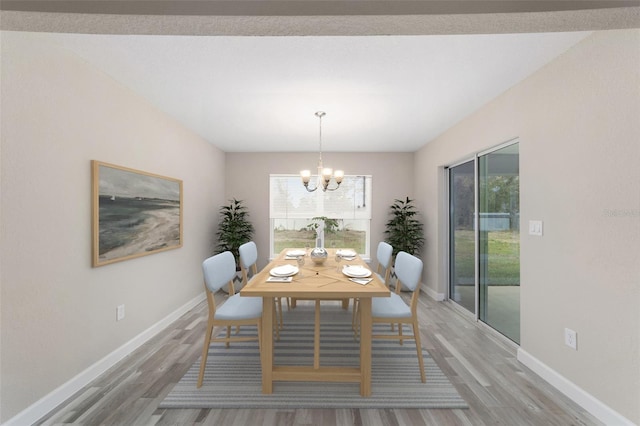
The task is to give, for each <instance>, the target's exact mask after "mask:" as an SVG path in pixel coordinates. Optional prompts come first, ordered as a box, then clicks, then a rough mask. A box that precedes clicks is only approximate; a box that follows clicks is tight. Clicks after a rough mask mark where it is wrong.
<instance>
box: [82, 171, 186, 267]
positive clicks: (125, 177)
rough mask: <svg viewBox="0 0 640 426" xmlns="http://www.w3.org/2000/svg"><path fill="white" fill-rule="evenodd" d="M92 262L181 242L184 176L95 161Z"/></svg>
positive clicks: (155, 250) (167, 247) (103, 262)
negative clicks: (176, 177) (148, 171)
mask: <svg viewBox="0 0 640 426" xmlns="http://www.w3.org/2000/svg"><path fill="white" fill-rule="evenodd" d="M92 184H93V266H102V265H107V264H109V263H113V262H119V261H122V260H127V259H132V258H135V257H140V256H145V255H148V254H153V253H158V252H161V251H165V250H171V249H175V248H179V247H182V181H181V180H178V179H173V178H168V177H164V176H159V175H155V174H152V173H147V172H142V171H139V170H133V169H129V168H126V167H121V166H116V165H113V164H107V163H103V162H100V161H95V160H94V161H92Z"/></svg>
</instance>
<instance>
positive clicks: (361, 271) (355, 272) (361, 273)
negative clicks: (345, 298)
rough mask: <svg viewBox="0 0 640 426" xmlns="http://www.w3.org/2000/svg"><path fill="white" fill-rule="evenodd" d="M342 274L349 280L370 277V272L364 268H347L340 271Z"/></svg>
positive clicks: (356, 266)
mask: <svg viewBox="0 0 640 426" xmlns="http://www.w3.org/2000/svg"><path fill="white" fill-rule="evenodd" d="M342 273H343V274H345V275H346V276H348V277H351V278H364V277H368V276H370V275H371V271H370V270H369V269H367V268H365V267H364V266H358V265H354V266H347V267H345V268H343V269H342Z"/></svg>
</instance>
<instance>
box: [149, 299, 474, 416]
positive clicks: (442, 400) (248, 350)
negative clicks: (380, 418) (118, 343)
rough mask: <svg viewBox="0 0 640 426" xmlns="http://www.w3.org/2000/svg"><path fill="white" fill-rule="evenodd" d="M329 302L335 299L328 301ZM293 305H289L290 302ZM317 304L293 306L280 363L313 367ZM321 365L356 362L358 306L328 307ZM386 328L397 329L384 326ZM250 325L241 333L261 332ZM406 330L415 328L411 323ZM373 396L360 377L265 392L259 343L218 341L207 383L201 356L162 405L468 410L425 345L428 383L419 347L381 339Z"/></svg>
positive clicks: (279, 348) (282, 385)
mask: <svg viewBox="0 0 640 426" xmlns="http://www.w3.org/2000/svg"><path fill="white" fill-rule="evenodd" d="M327 305H329V303H328V302H327ZM285 309H286V308H285ZM313 309H314V308H313V306H298V307H297V308H295V309H293V310H291V311H286V312H285V318H284V329H283V330H282V331H281V333H280V340H279V341H276V342H275V343H274V344H275V346H274V347H275V349H274V357H275V363H276V365H277V364H281V365H285V364H286V365H313ZM321 317H322V321H321V324H322V326H321V345H320V347H321V351H320V364H321V365H341V366H355V367H357V366H358V365H359V362H360V358H359V346H358V345H359V343H358V342H356V341H355V340H354V337H353V331H352V329H351V312H350V311H346V310H343V309H341V308H340V307H339V306H337V305H336V306H331V305H329V306H326V305H325V304H324V303H323V305H322V307H321ZM375 327H377V328H380V330H378V331H383V330H382V329H384V328H386V330H384V332H388V331H389V326H388V325H386V324H376V325H375ZM255 333H256V330H255V327H243V328H242V329H241V330H240V334H241V335H251V334H253V335H255ZM406 333H408V334H410V330H408V329H407V331H406ZM203 339H204V336H203ZM372 353H373V357H372V370H371V375H372V380H371V389H372V392H371V396H370V397H361V396H360V384H359V383H323V382H313V383H309V382H274V384H273V394H271V395H263V394H262V393H261V391H262V384H261V368H260V356H259V352H258V344H257V342H239V343H232V344H231V346H230V347H229V348H225V347H224V343H213V344H212V345H211V346H210V348H209V356H208V360H207V367H206V370H205V377H204V383H203V385H202V387H201V388H200V389H197V388H196V382H197V380H198V373H199V369H200V360H198V361H197V362H196V363H195V364H193V365H192V366H191V368H190V369H189V371H188V372H187V373H186V374H185V376H184V377H183V378H182V379H181V380H180V381H179V382H178V383H177V384H176V385H175V386H174V388H173V389H172V390H171V392H170V393H169V394H168V395H167V397H166V398H165V399H164V400H163V401H162V403H161V404H160V406H159V407H160V408H380V409H382V408H468V406H467V404H466V402H465V401H464V399H462V397H461V396H460V394H459V393H458V392H457V391H456V389H455V388H454V387H453V385H452V384H451V382H449V380H448V379H447V377H446V376H445V375H444V373H443V372H442V371H441V370H440V368H438V366H437V365H436V363H435V362H434V361H433V359H432V358H431V357H430V356H429V354H428V353H427V351H426V350H423V357H424V364H425V373H426V376H427V382H426V383H422V382H421V381H420V371H419V369H418V360H417V354H416V347H415V344H414V343H413V342H408V341H407V342H405V343H404V345H400V344H398V342H397V341H387V340H383V339H374V341H373V344H372Z"/></svg>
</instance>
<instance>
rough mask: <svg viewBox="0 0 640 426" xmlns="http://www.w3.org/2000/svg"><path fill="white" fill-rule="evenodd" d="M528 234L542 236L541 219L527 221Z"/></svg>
mask: <svg viewBox="0 0 640 426" xmlns="http://www.w3.org/2000/svg"><path fill="white" fill-rule="evenodd" d="M529 235H535V236H537V237H542V221H541V220H530V221H529Z"/></svg>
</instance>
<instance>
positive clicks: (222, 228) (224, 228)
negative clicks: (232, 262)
mask: <svg viewBox="0 0 640 426" xmlns="http://www.w3.org/2000/svg"><path fill="white" fill-rule="evenodd" d="M229 201H231V204H229V205H228V206H222V207H220V223H219V224H218V232H217V233H216V236H217V237H218V246H217V247H216V253H222V252H224V251H227V250H228V251H230V252H231V253H233V256H234V257H235V258H236V265H239V263H238V260H239V258H240V254H239V253H238V249H239V248H240V246H241V245H242V244H244V243H247V242H249V241H251V237H252V236H253V231H254V228H253V224H252V223H251V222H250V221H249V212H248V211H247V208H246V207H245V206H244V205H243V204H242V203H243V201H242V200H236V199H235V198H234V199H233V200H229Z"/></svg>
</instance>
